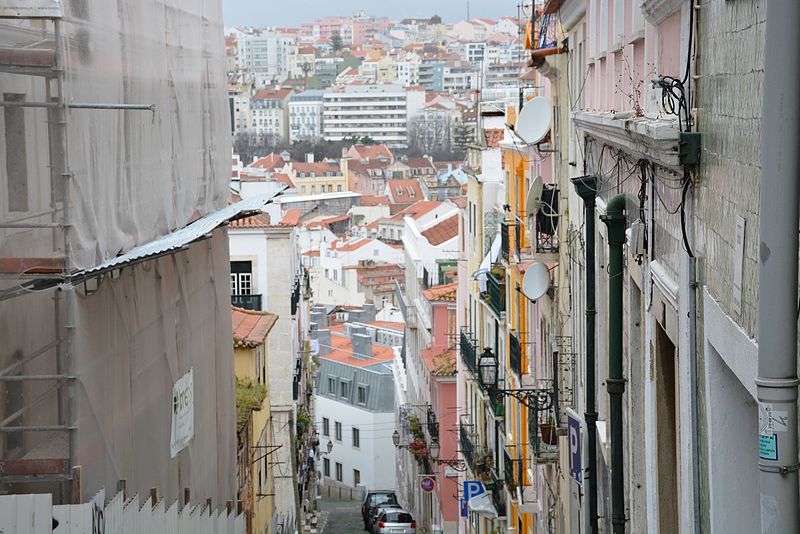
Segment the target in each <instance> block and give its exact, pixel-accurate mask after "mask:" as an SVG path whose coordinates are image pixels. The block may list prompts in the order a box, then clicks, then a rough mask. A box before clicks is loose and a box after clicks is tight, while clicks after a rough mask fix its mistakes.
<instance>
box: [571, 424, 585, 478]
mask: <svg viewBox="0 0 800 534" xmlns="http://www.w3.org/2000/svg"><path fill="white" fill-rule="evenodd" d="M567 428H568V430H569V433H568V438H569V440H568V441H567V443H569V474H570V476H571V477H572V479H573V480H574V481H575V482H577V483H578V485H579V486H580V485H583V456H582V451H581V421H580V419H578V418H577V417H575V416H574V415H573V414H571V413H569V412H567Z"/></svg>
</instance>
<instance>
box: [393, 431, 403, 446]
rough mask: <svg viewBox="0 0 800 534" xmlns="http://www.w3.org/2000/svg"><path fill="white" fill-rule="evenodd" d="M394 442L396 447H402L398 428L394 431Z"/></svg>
mask: <svg viewBox="0 0 800 534" xmlns="http://www.w3.org/2000/svg"><path fill="white" fill-rule="evenodd" d="M392 443H394V446H395V447H397V448H402V447H401V446H400V433H399V432H398V431H397V430H395V431H394V432H392Z"/></svg>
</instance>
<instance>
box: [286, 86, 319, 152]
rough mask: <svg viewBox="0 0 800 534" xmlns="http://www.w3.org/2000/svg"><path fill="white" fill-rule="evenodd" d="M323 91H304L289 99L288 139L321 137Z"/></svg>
mask: <svg viewBox="0 0 800 534" xmlns="http://www.w3.org/2000/svg"><path fill="white" fill-rule="evenodd" d="M323 94H324V92H323V91H304V92H302V93H298V94H295V95H292V97H291V98H290V99H289V140H290V141H291V142H294V141H300V140H307V139H319V138H321V137H322V96H323Z"/></svg>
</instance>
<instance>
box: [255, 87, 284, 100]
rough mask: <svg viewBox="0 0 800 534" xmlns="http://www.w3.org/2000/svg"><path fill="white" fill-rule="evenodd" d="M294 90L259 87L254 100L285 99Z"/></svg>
mask: <svg viewBox="0 0 800 534" xmlns="http://www.w3.org/2000/svg"><path fill="white" fill-rule="evenodd" d="M291 92H292V89H287V88H280V89H259V90H258V91H256V94H254V95H253V98H252V100H254V101H255V100H283V99H284V98H286V97H287V96H289V94H290V93H291Z"/></svg>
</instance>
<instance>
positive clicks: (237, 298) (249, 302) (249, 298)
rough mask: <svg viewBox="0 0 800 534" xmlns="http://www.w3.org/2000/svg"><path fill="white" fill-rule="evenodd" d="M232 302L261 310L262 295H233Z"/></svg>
mask: <svg viewBox="0 0 800 534" xmlns="http://www.w3.org/2000/svg"><path fill="white" fill-rule="evenodd" d="M231 304H232V305H233V306H236V307H237V308H244V309H246V310H260V309H261V295H231Z"/></svg>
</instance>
